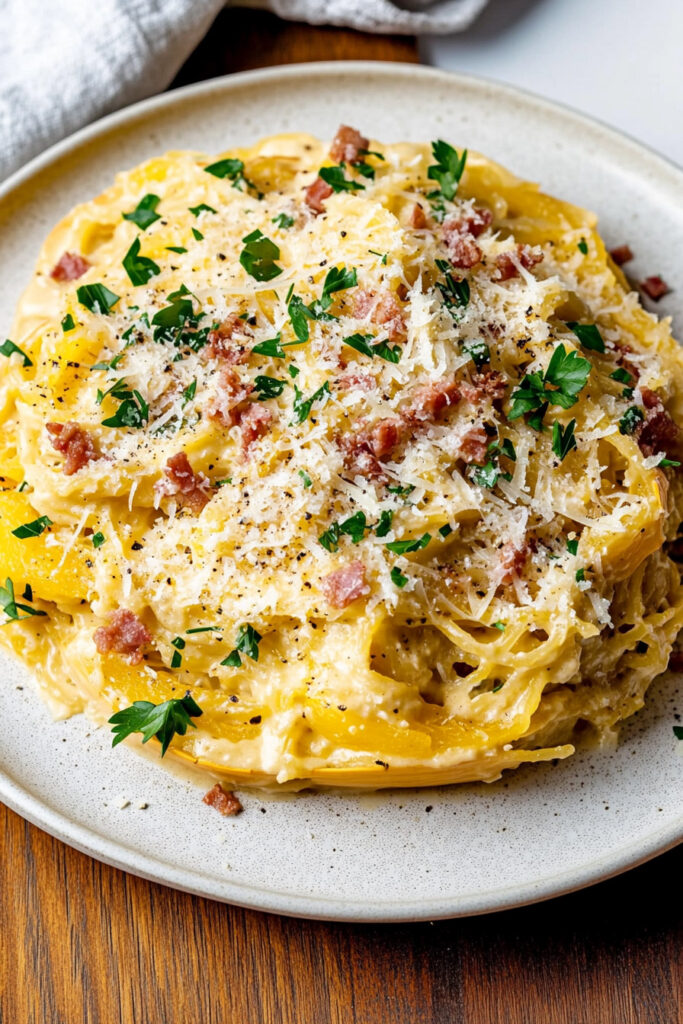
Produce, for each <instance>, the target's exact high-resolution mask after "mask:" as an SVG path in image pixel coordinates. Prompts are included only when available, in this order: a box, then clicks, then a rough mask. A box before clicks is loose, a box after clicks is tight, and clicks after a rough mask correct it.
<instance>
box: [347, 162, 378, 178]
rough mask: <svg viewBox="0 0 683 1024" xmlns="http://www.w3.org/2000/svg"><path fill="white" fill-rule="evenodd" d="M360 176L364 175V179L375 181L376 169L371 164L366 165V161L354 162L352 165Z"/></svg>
mask: <svg viewBox="0 0 683 1024" xmlns="http://www.w3.org/2000/svg"><path fill="white" fill-rule="evenodd" d="M351 166H352V167H353V168H354V169H355V170H356V171H358V173H359V174H362V175H363V177H364V178H370V179H374V177H375V168H374V167H372V166H371V165H370V164H366V163H365V161H364V160H354V161H353V163H352V165H351Z"/></svg>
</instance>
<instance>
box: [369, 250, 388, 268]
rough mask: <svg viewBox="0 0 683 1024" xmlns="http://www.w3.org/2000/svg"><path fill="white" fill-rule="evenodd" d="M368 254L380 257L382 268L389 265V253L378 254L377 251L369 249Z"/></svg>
mask: <svg viewBox="0 0 683 1024" xmlns="http://www.w3.org/2000/svg"><path fill="white" fill-rule="evenodd" d="M368 252H371V253H372V255H373V256H379V257H380V262H381V264H382V266H383V267H386V265H387V258H388V256H389V253H387V252H377V250H376V249H368Z"/></svg>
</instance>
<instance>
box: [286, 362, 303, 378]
mask: <svg viewBox="0 0 683 1024" xmlns="http://www.w3.org/2000/svg"><path fill="white" fill-rule="evenodd" d="M287 373H288V374H289V376H290V377H291V378H292V380H294V379H295V378H296V377H298V376H299V374H300V373H301V370H300V369H299V367H298V366H295V365H294V363H290V364H289V366H288V367H287Z"/></svg>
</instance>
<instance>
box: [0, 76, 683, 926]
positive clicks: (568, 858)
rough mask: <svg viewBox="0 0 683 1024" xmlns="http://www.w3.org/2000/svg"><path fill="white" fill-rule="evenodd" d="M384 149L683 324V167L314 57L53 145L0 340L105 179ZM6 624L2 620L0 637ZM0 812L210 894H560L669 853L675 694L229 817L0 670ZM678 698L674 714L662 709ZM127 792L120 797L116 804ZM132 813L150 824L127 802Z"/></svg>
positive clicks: (434, 910) (318, 904) (16, 206)
mask: <svg viewBox="0 0 683 1024" xmlns="http://www.w3.org/2000/svg"><path fill="white" fill-rule="evenodd" d="M341 120H344V121H347V122H350V123H352V124H357V125H358V126H359V127H360V128H362V129H363V131H365V132H367V133H368V134H370V135H373V136H376V137H378V138H381V139H385V140H387V141H394V140H399V139H413V140H429V139H431V138H435V137H436V136H443V137H445V138H447V139H450V140H451V141H452V142H454V143H456V144H458V145H468V146H470V147H472V148H475V149H479V150H482V151H483V152H484V153H486V154H488V155H489V156H491V157H493V158H495V159H496V160H499V161H501V162H502V163H504V164H507V165H508V166H509V167H510V168H511V169H512V170H514V171H517V172H518V173H520V174H521V175H524V176H528V177H530V178H532V179H536V180H539V181H540V182H541V183H542V185H543V187H544V188H545V189H546V190H547V191H549V192H551V193H554V194H557V195H559V196H562V197H564V198H566V199H569V200H572V201H573V202H576V203H579V204H582V205H585V206H588V207H592V208H593V209H594V210H597V211H598V213H599V215H600V220H601V225H602V231H603V234H604V235H605V237H606V239H607V241H608V243H610V244H612V245H615V244H617V243H622V242H628V243H630V244H631V246H632V247H633V249H634V250H635V252H636V253H637V259H636V262H635V266H634V270H635V273H637V274H639V275H645V274H646V273H660V272H661V273H662V274H663V275H664V276H665V278H666V280H667V281H668V282H669V283H670V284H671V285H672V287H673V289H674V291H673V293H672V294H671V295H669V296H667V298H666V299H664V301H663V302H662V303H661V304H660V311H661V312H662V313H673V314H675V315H677V316H678V317H679V322H680V321H681V319H683V263H682V262H681V259H680V253H681V252H682V251H683V173H682V172H681V171H680V170H678V169H677V168H675V167H674V166H672V165H671V164H668V163H667V162H666V161H664V160H663V159H662V158H660V157H658V156H656V155H654V154H653V153H651V152H649V151H648V150H646V149H644V148H643V147H641V146H639V145H637V144H636V143H635V142H632V141H631V140H629V139H627V138H624V137H623V136H620V135H618V134H617V133H615V132H613V131H611V130H609V129H607V128H604V127H602V126H601V125H598V124H596V123H595V122H593V121H590V120H587V119H586V118H584V117H581V116H579V115H578V114H575V113H573V112H571V111H568V110H565V109H562V108H560V107H557V106H554V105H552V104H550V103H546V102H545V101H543V100H540V99H536V98H534V97H532V96H528V95H525V94H524V93H521V92H517V91H515V90H513V89H510V88H505V87H503V86H500V85H494V84H493V83H490V82H484V81H478V80H475V79H469V78H463V77H458V76H455V75H449V74H446V73H444V72H439V71H433V70H429V69H425V68H419V67H412V66H410V65H391V64H369V63H368V64H361V63H349V64H311V65H304V66H299V67H288V68H274V69H271V70H267V71H257V72H250V73H248V74H242V75H235V76H233V77H231V78H225V79H219V80H217V81H213V82H208V83H206V84H203V85H199V86H193V87H191V88H189V89H183V90H180V91H178V92H173V93H170V94H166V95H164V96H161V97H159V98H157V99H154V100H150V101H148V102H145V103H140V104H138V105H137V106H135V107H132V108H130V109H129V110H125V111H123V112H121V113H119V114H116V115H114V116H112V117H109V118H107V119H105V120H104V121H101V122H100V123H99V124H96V125H94V126H92V127H90V128H88V129H86V130H84V131H82V132H80V133H79V134H77V135H75V136H74V137H73V138H72V139H69V140H67V141H66V142H64V143H62V144H60V145H58V146H56V147H54V148H53V149H51V150H50V151H49V152H47V153H46V154H44V155H43V156H42V157H40V158H38V159H37V160H34V161H33V162H32V163H31V164H30V165H29V166H28V167H26V168H25V169H24V170H23V171H21V172H19V173H18V174H17V175H15V176H14V178H13V179H11V180H10V181H9V182H7V183H6V185H5V186H4V188H3V189H2V190H1V191H0V198H1V203H0V262H1V265H2V274H0V328H1V329H4V330H6V329H7V327H8V325H9V322H10V319H11V314H12V309H13V306H14V303H15V302H16V299H17V297H18V295H19V293H20V291H21V289H22V287H23V286H24V284H25V283H26V281H27V280H28V278H29V275H30V273H31V270H32V266H33V263H34V260H35V257H36V255H37V253H38V249H39V247H40V244H41V242H42V240H43V237H44V236H45V235H46V234H47V232H48V230H49V229H50V227H51V226H52V225H53V224H54V223H55V222H56V221H57V220H58V219H59V218H60V217H61V216H63V214H65V213H66V212H67V211H68V210H69V208H70V207H71V206H72V205H73V204H75V203H76V202H79V201H81V200H83V199H85V198H87V197H90V196H93V195H95V194H97V193H98V192H100V191H101V190H102V189H104V188H105V187H106V186H107V185H108V184H109V183H110V181H111V179H112V177H113V175H114V173H115V172H116V171H117V170H119V169H121V168H125V167H129V166H132V165H134V164H136V163H138V162H139V161H141V160H144V159H146V158H148V157H150V156H152V155H154V154H156V153H160V152H163V151H164V150H166V149H177V148H186V147H189V148H198V149H204V150H207V151H208V152H215V151H218V150H221V149H224V148H226V147H228V146H232V145H237V144H242V143H250V142H252V141H254V140H256V139H257V138H259V137H260V136H262V135H268V134H270V133H273V132H279V131H293V130H310V131H313V132H314V133H317V134H319V135H321V136H323V137H325V136H331V135H332V133H333V132H334V129H335V128H336V126H337V124H338V123H339V122H340V121H341ZM10 628H11V627H10ZM0 669H1V675H2V679H1V682H0V686H1V688H2V719H1V722H0V797H2V799H3V800H4V801H5V802H6V803H7V804H8V805H9V806H10V807H12V808H14V809H15V810H17V811H18V812H19V813H20V814H23V815H24V816H25V817H26V818H29V819H30V820H31V821H33V822H35V823H36V824H38V825H40V826H41V827H42V828H44V829H46V830H47V831H49V832H51V833H52V834H53V835H55V836H58V837H59V838H60V839H63V840H64V842H66V843H70V844H71V845H73V846H76V847H78V848H79V849H81V850H84V851H85V852H86V853H89V854H91V855H92V856H94V857H98V858H100V859H101V860H104V861H107V862H109V863H110V864H114V865H116V866H118V867H121V868H125V869H126V870H127V871H132V872H135V873H136V874H139V875H143V876H145V877H147V878H152V879H154V880H156V881H160V882H165V883H167V884H168V885H172V886H176V887H178V888H181V889H187V890H189V891H191V892H196V893H201V894H202V895H205V896H211V897H214V898H215V899H219V900H225V901H228V902H233V903H239V904H243V905H245V906H250V907H258V908H262V909H264V910H270V911H276V912H279V913H285V914H297V915H302V916H309V917H322V918H333V919H340V920H367V921H396V920H420V919H430V918H437V917H450V916H456V915H459V914H474V913H482V912H485V911H490V910H496V909H501V908H504V907H511V906H515V905H519V904H521V903H526V902H531V901H533V900H538V899H543V898H546V897H549V896H553V895H557V894H559V893H562V892H566V891H568V890H571V889H576V888H579V887H580V886H584V885H587V884H589V883H591V882H596V881H598V880H599V879H602V878H605V877H607V876H609V875H613V874H615V873H617V872H619V871H623V870H625V869H626V868H629V867H632V866H633V865H635V864H637V863H639V862H641V861H643V860H645V859H647V858H648V857H652V856H654V855H655V854H657V853H660V852H662V851H663V850H665V849H667V848H668V847H670V846H672V845H674V844H675V843H676V842H678V841H679V840H681V839H682V838H683V760H682V759H681V752H682V750H681V748H683V744H680V743H679V744H678V745H677V741H676V740H675V738H674V735H673V732H672V725H673V724H674V721H675V719H674V714H675V712H676V708H677V707H678V710H680V711H683V694H682V693H681V690H680V689H679V690H677V689H676V684H675V681H674V680H672V679H668V680H663V681H659V682H658V683H657V684H656V685H655V686H654V687H653V689H652V690H651V693H650V699H649V704H648V708H647V709H646V711H645V712H644V713H642V714H640V715H638V716H636V718H635V719H634V720H633V721H632V722H631V723H630V724H629V725H628V726H627V727H626V729H625V731H624V734H623V740H622V743H621V746H620V747H619V749H618V750H617V751H616V752H614V753H610V754H604V753H602V754H600V753H592V754H581V755H578V756H576V757H575V758H573V759H571V760H570V761H565V762H564V763H561V764H559V765H557V766H556V767H553V766H550V765H543V766H538V767H536V768H532V769H523V770H521V771H520V772H518V773H517V774H514V775H509V776H508V777H507V778H506V779H505V780H504V781H502V782H499V783H497V784H495V785H492V786H486V785H483V784H482V785H468V786H465V787H461V788H451V789H443V790H440V791H439V790H422V791H415V792H407V791H403V792H400V793H394V794H391V793H389V794H386V793H385V794H380V795H372V796H353V795H348V794H341V795H337V794H325V795H320V794H318V795H310V794H302V795H298V796H293V795H290V796H287V797H285V798H279V799H275V798H271V797H264V798H262V797H261V796H259V795H258V794H254V795H249V794H246V795H245V798H244V803H245V806H246V812H245V813H244V814H243V815H241V816H240V817H238V818H236V819H223V818H221V817H220V816H219V815H218V814H216V813H215V812H213V811H211V810H210V809H209V808H207V807H206V806H205V805H204V804H202V802H201V795H202V792H203V791H204V789H206V788H208V786H207V783H206V781H204V787H203V788H200V784H198V783H197V782H196V781H192V780H191V779H188V778H187V777H185V776H182V775H179V774H178V773H168V772H167V771H165V770H164V769H163V768H162V767H161V765H160V764H159V763H158V761H156V760H155V759H151V758H149V757H141V756H139V755H138V754H136V753H135V751H133V750H130V749H126V748H125V747H119V748H117V749H116V750H115V751H112V750H111V749H110V742H111V741H110V736H109V734H108V732H107V731H106V730H94V729H92V727H90V726H89V725H88V723H87V722H86V721H84V720H83V719H82V718H74V719H71V720H70V721H67V722H58V723H53V722H52V721H51V719H50V715H49V713H48V711H47V709H46V708H45V707H44V706H43V705H42V703H41V702H40V701H39V699H38V698H37V696H36V695H35V694H34V692H33V690H32V689H31V686H30V684H28V681H27V677H26V673H24V672H23V671H22V670H20V669H18V668H17V667H15V666H14V665H12V664H10V663H8V662H6V661H2V662H0ZM677 702H678V704H677ZM123 798H125V799H126V800H128V801H130V803H129V805H128V806H127V807H124V808H121V806H120V804H121V803H122V802H123ZM139 803H146V804H148V806H147V807H146V809H142V808H140V807H138V804H139Z"/></svg>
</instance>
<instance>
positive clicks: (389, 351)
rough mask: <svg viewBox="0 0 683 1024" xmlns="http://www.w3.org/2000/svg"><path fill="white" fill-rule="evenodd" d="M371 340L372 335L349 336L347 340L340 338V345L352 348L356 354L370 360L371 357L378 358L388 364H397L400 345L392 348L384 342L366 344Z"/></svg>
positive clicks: (399, 355)
mask: <svg viewBox="0 0 683 1024" xmlns="http://www.w3.org/2000/svg"><path fill="white" fill-rule="evenodd" d="M373 340H374V335H372V334H351V335H349V337H348V338H342V344H343V345H348V346H349V348H353V349H355V350H356V352H360V353H361V354H362V355H364V356H369V357H370V358H371V359H372V358H373V356H379V358H380V359H385V360H386V361H387V362H388V363H398V362H399V360H400V358H401V347H400V345H394V346H393V348H392V346H391V345H389V344H388V342H386V341H378V342H377V343H376V344H375V345H369V344H368V342H370V341H373Z"/></svg>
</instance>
